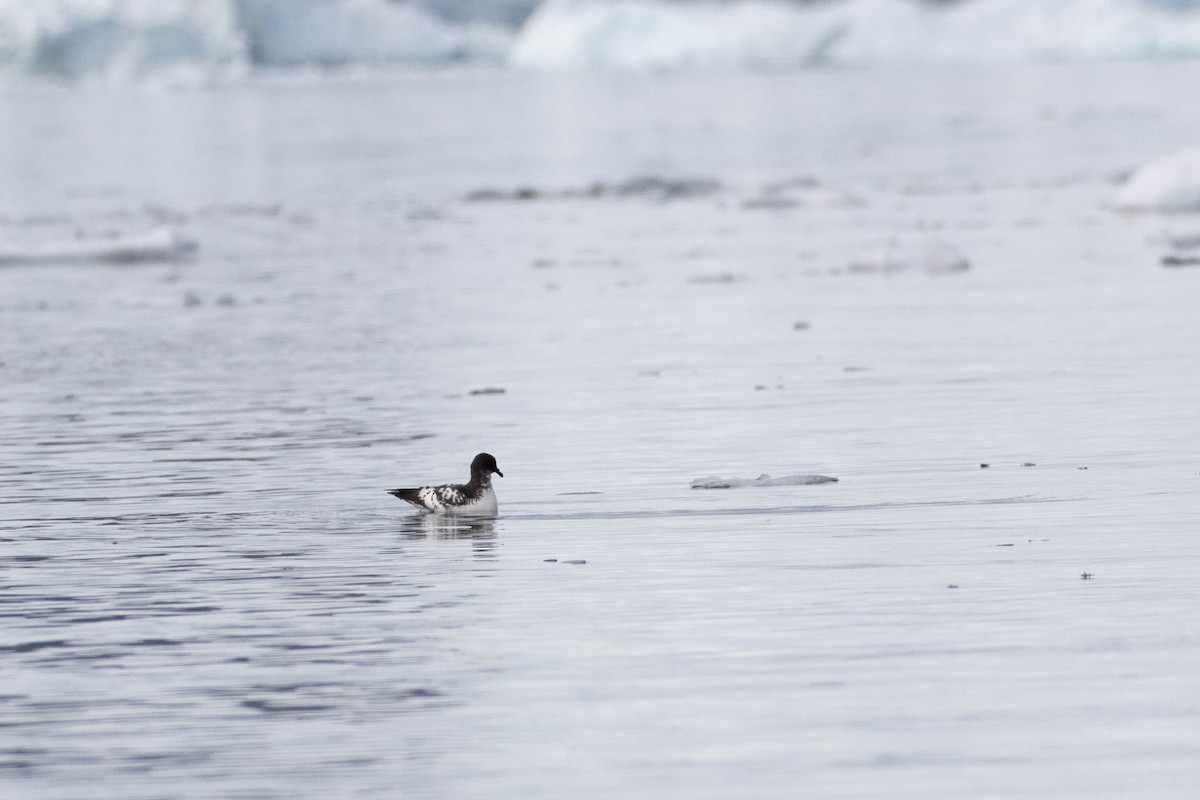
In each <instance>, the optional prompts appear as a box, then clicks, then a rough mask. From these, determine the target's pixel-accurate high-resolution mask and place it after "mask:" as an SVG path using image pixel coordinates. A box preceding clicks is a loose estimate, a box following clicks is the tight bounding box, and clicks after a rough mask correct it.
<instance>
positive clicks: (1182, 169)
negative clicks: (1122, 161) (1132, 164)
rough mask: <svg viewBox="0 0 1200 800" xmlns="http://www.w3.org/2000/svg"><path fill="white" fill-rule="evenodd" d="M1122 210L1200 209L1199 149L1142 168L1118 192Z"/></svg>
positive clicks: (1118, 203)
mask: <svg viewBox="0 0 1200 800" xmlns="http://www.w3.org/2000/svg"><path fill="white" fill-rule="evenodd" d="M1116 206H1117V208H1118V209H1119V210H1121V211H1160V212H1168V213H1169V212H1186V211H1197V212H1200V148H1194V149H1191V150H1182V151H1180V152H1178V153H1173V154H1171V155H1169V156H1165V157H1163V158H1160V159H1158V160H1156V161H1151V162H1150V163H1149V164H1146V165H1145V166H1143V167H1141V168H1140V169H1139V170H1138V171H1137V172H1135V173H1134V174H1133V177H1131V178H1130V179H1129V182H1128V183H1126V184H1125V186H1123V187H1122V188H1121V191H1120V192H1118V193H1117V202H1116Z"/></svg>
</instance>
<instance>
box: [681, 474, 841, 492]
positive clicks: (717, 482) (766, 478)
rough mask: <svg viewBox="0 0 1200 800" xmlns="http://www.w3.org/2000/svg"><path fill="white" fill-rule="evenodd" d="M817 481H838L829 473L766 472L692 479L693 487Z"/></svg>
mask: <svg viewBox="0 0 1200 800" xmlns="http://www.w3.org/2000/svg"><path fill="white" fill-rule="evenodd" d="M817 483H837V478H831V477H829V476H828V475H784V476H783V477H782V478H772V477H771V476H770V475H768V474H766V473H765V472H764V473H763V474H762V475H759V476H758V477H757V478H718V477H717V476H715V475H710V476H709V477H707V478H697V479H696V480H694V481H692V488H693V489H741V488H743V487H746V486H811V485H813V484H817Z"/></svg>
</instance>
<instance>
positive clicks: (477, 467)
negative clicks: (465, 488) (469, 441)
mask: <svg viewBox="0 0 1200 800" xmlns="http://www.w3.org/2000/svg"><path fill="white" fill-rule="evenodd" d="M493 472H494V473H496V474H497V475H499V476H500V477H501V478H503V477H504V473H503V472H501V471H500V467H498V466H496V457H495V456H493V455H491V454H490V453H480V454H479V455H477V456H475V460H474V461H472V462H471V477H472V478H473V477H475V476H476V475H479V476H481V477H487V476H489V475H491V474H492V473H493Z"/></svg>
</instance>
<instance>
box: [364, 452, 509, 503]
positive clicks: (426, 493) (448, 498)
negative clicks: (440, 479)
mask: <svg viewBox="0 0 1200 800" xmlns="http://www.w3.org/2000/svg"><path fill="white" fill-rule="evenodd" d="M493 472H494V473H496V474H497V475H499V476H500V477H501V478H503V477H504V473H503V472H501V471H500V467H498V466H496V458H495V456H492V455H489V454H488V453H480V454H479V455H477V456H475V459H474V460H473V461H472V462H471V480H469V481H467V482H466V483H447V484H443V485H442V486H419V487H417V488H416V489H392V490H391V491H389V492H388V494H390V495H393V496H395V497H399V498H400V499H401V500H403V501H405V502H406V503H411V504H413V505H414V506H416V507H417V508H419V509H421V510H422V511H424V512H425V513H426V514H457V515H462V516H473V517H484V516H495V514H496V493H495V492H494V491H492V473H493Z"/></svg>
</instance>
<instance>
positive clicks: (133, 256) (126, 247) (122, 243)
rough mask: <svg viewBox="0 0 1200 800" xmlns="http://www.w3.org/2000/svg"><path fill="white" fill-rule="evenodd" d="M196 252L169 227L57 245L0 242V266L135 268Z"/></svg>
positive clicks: (188, 242)
mask: <svg viewBox="0 0 1200 800" xmlns="http://www.w3.org/2000/svg"><path fill="white" fill-rule="evenodd" d="M195 249H196V243H195V242H193V241H191V240H190V239H186V238H184V237H183V236H181V235H179V234H178V233H176V232H175V230H174V229H172V228H169V227H165V226H164V227H161V228H154V229H153V230H149V231H146V232H145V233H138V234H121V235H117V236H108V237H104V238H99V237H97V238H76V239H65V240H61V241H56V242H37V243H33V244H18V243H14V242H5V241H3V240H0V264H43V263H51V262H78V261H99V262H107V263H112V264H134V263H139V262H147V261H174V260H176V259H178V258H181V257H183V256H185V255H187V254H188V253H191V252H193V251H194V250H195Z"/></svg>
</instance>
